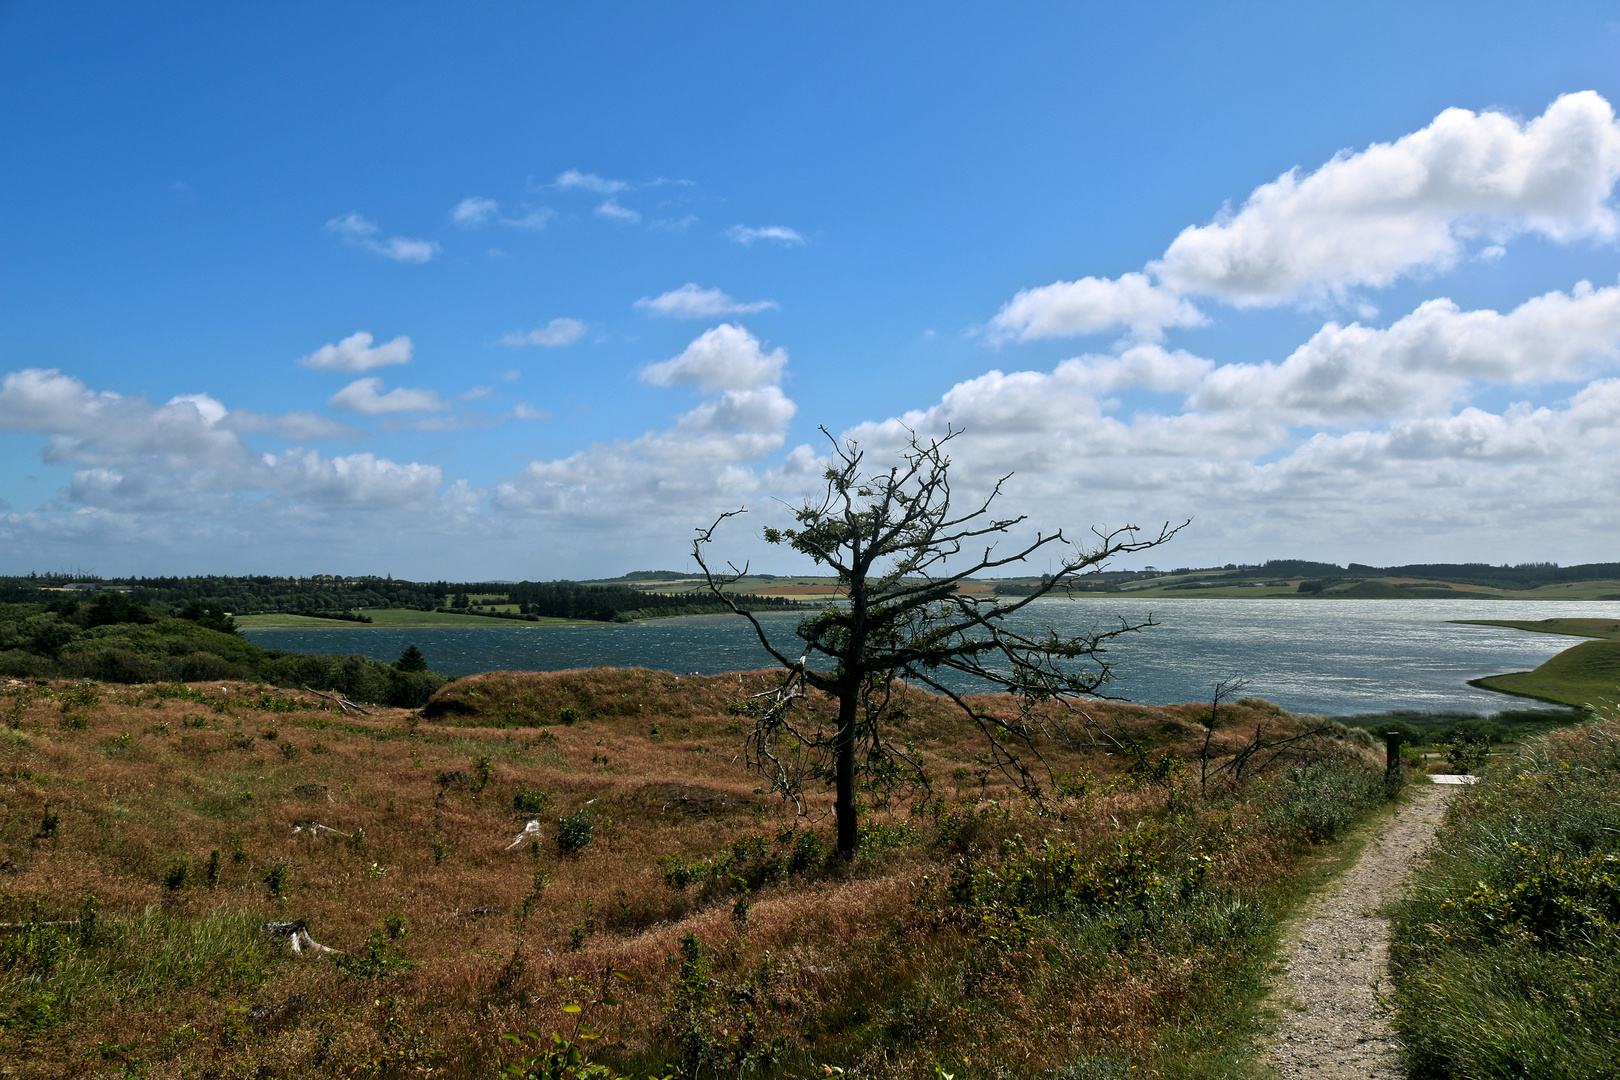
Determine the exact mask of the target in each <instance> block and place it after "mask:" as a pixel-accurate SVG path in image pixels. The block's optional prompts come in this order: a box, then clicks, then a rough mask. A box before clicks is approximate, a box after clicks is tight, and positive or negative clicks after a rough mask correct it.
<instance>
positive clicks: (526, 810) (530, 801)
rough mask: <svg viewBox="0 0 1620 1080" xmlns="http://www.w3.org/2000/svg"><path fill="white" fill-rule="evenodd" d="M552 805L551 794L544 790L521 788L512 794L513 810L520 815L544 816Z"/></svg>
mask: <svg viewBox="0 0 1620 1080" xmlns="http://www.w3.org/2000/svg"><path fill="white" fill-rule="evenodd" d="M549 805H551V792H549V791H546V790H544V789H542V788H526V787H520V788H518V789H517V791H515V792H513V794H512V809H514V810H516V811H517V812H518V813H520V814H542V813H544V812H545V809H546V807H547V806H549Z"/></svg>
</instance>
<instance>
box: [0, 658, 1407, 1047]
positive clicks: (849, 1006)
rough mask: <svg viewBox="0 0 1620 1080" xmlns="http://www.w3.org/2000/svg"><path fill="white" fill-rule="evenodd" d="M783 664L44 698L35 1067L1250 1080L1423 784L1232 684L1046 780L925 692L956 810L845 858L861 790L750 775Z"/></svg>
mask: <svg viewBox="0 0 1620 1080" xmlns="http://www.w3.org/2000/svg"><path fill="white" fill-rule="evenodd" d="M774 678H775V676H773V675H770V674H769V673H743V674H735V673H734V674H731V675H723V676H709V677H691V676H688V677H684V678H682V677H678V676H675V675H670V674H664V673H659V672H651V671H646V670H615V669H594V670H588V671H577V672H561V673H553V674H546V675H532V674H530V675H525V674H509V673H491V674H487V675H483V676H476V677H472V678H468V679H463V680H459V681H457V682H455V683H451V684H449V685H447V686H444V687H443V688H442V689H440V690H439V691H437V693H436V694H435V695H434V696H433V698H432V699H431V700H430V701H429V702H428V703H427V705H426V707H425V708H423V709H421V710H407V709H400V708H388V707H372V708H368V709H367V710H366V711H364V712H361V711H358V710H357V709H355V708H353V707H350V706H345V705H343V704H341V703H338V702H335V701H333V700H332V699H330V698H324V697H317V696H315V695H312V694H308V693H303V692H288V691H278V690H276V689H274V688H272V687H269V686H267V685H264V684H261V683H257V682H244V681H238V680H229V679H223V680H214V679H210V680H208V681H207V682H198V681H193V682H191V683H190V684H179V683H157V684H146V685H122V686H120V685H109V684H102V683H94V682H89V681H79V682H70V681H64V680H60V679H57V680H39V679H29V680H13V681H12V682H11V684H10V685H9V686H7V687H5V688H4V689H3V691H0V693H3V697H0V703H3V704H0V709H3V713H0V715H3V718H4V727H3V728H0V759H3V760H0V815H3V818H4V820H3V826H0V843H3V845H4V848H3V851H0V883H3V891H0V909H3V910H0V920H4V921H5V922H7V923H8V924H9V927H7V928H6V932H4V933H3V934H0V972H3V975H0V978H3V980H4V981H3V982H0V1041H3V1049H0V1056H3V1057H4V1058H5V1059H6V1060H7V1061H9V1062H11V1063H13V1065H12V1068H13V1069H14V1070H15V1072H14V1073H13V1075H19V1076H51V1077H60V1076H91V1075H100V1076H113V1075H130V1076H133V1075H137V1074H138V1075H141V1076H152V1077H160V1076H190V1075H195V1076H216V1077H235V1076H243V1077H246V1076H352V1075H362V1076H374V1077H383V1076H415V1075H426V1074H427V1070H432V1075H435V1076H445V1077H492V1076H494V1075H496V1071H497V1069H498V1068H500V1067H505V1066H513V1065H518V1066H521V1068H520V1070H519V1072H518V1073H515V1074H514V1075H531V1074H532V1075H542V1074H543V1073H544V1070H543V1069H542V1064H543V1063H542V1062H541V1061H540V1058H541V1057H543V1056H544V1055H543V1051H544V1050H545V1048H546V1047H553V1048H555V1044H553V1043H552V1042H551V1037H552V1034H553V1033H555V1034H557V1035H558V1036H559V1037H560V1038H562V1039H563V1040H566V1041H570V1042H573V1043H575V1044H576V1045H578V1046H584V1047H585V1049H586V1052H587V1053H588V1054H589V1056H590V1057H592V1058H594V1059H596V1060H598V1061H601V1062H605V1063H607V1064H608V1065H610V1066H612V1067H614V1068H616V1069H623V1070H635V1071H637V1072H638V1073H639V1072H643V1071H648V1070H651V1071H655V1072H657V1073H658V1074H659V1075H662V1074H663V1073H665V1072H666V1071H670V1070H673V1071H674V1072H675V1073H678V1074H681V1075H685V1076H691V1077H697V1076H699V1075H702V1076H705V1077H707V1076H733V1075H743V1074H746V1073H749V1072H750V1071H751V1070H752V1071H754V1072H757V1073H758V1074H760V1075H782V1076H794V1075H796V1076H804V1075H808V1074H809V1073H808V1071H807V1070H814V1072H815V1074H816V1075H821V1073H822V1069H821V1066H823V1065H826V1066H836V1067H837V1068H841V1069H847V1070H850V1071H852V1072H859V1073H860V1074H861V1075H870V1076H896V1077H899V1076H907V1077H933V1076H935V1075H936V1073H935V1070H936V1068H937V1069H940V1070H943V1071H944V1072H947V1073H952V1074H956V1075H964V1076H981V1075H990V1074H995V1075H1007V1076H1029V1077H1034V1076H1045V1075H1051V1074H1052V1071H1053V1070H1067V1071H1065V1072H1064V1075H1073V1076H1103V1077H1111V1076H1121V1077H1123V1076H1129V1075H1144V1074H1146V1075H1159V1076H1189V1077H1190V1076H1199V1075H1212V1074H1215V1073H1216V1072H1221V1071H1228V1072H1229V1071H1231V1070H1233V1069H1237V1068H1239V1067H1245V1066H1242V1063H1243V1062H1246V1061H1249V1060H1250V1052H1249V1047H1250V1043H1251V1040H1252V1039H1253V1037H1254V1034H1255V1031H1256V1025H1257V1024H1258V1023H1259V1020H1260V1017H1259V1014H1258V1012H1257V1002H1258V1001H1259V1000H1260V998H1261V989H1262V987H1261V984H1262V981H1263V976H1264V967H1265V964H1266V962H1267V959H1268V956H1269V950H1270V948H1271V944H1272V942H1273V938H1274V931H1275V928H1276V926H1277V925H1278V920H1279V919H1280V918H1281V917H1282V916H1283V915H1284V914H1285V913H1286V912H1287V910H1288V909H1289V905H1290V903H1291V902H1292V901H1293V900H1294V899H1296V898H1297V897H1298V896H1299V895H1300V894H1301V892H1302V890H1303V889H1304V888H1306V887H1307V886H1308V885H1309V883H1310V881H1311V880H1312V875H1313V874H1315V873H1317V872H1319V868H1320V866H1321V865H1322V864H1320V863H1319V862H1318V861H1314V860H1316V853H1317V852H1319V851H1321V850H1323V849H1322V847H1321V845H1322V844H1324V843H1325V842H1328V841H1331V840H1332V839H1333V838H1334V837H1335V836H1337V835H1338V834H1339V832H1340V830H1342V829H1343V828H1344V827H1345V826H1346V825H1347V824H1348V823H1349V822H1350V821H1351V819H1352V818H1353V817H1354V816H1355V815H1356V814H1357V813H1361V812H1366V811H1370V810H1371V809H1373V808H1375V807H1377V806H1378V805H1380V804H1381V803H1382V802H1383V801H1384V799H1385V797H1386V790H1385V787H1384V784H1383V776H1382V762H1381V760H1380V759H1379V758H1378V757H1377V756H1375V755H1374V754H1373V753H1372V752H1371V748H1370V745H1369V744H1370V740H1369V739H1368V738H1367V737H1366V735H1365V734H1363V733H1361V732H1357V731H1351V730H1349V729H1345V728H1342V727H1338V726H1335V725H1331V724H1323V723H1318V722H1312V721H1309V720H1306V719H1302V718H1298V717H1293V716H1290V715H1288V714H1286V713H1283V712H1282V711H1281V710H1278V709H1276V708H1274V707H1272V706H1270V705H1267V704H1266V703H1264V702H1261V701H1253V700H1245V701H1241V702H1237V703H1232V704H1230V705H1226V704H1223V705H1222V707H1221V716H1220V721H1219V724H1218V725H1217V726H1216V727H1215V729H1214V730H1213V731H1211V730H1209V729H1207V728H1206V726H1205V721H1206V720H1208V719H1209V718H1210V717H1209V711H1210V710H1209V707H1208V706H1207V705H1206V706H1196V705H1187V706H1174V707H1164V708H1140V707H1133V706H1125V705H1116V704H1108V703H1097V704H1096V705H1095V706H1094V707H1091V708H1090V709H1089V712H1090V713H1091V716H1092V720H1093V721H1094V724H1095V727H1094V728H1093V729H1092V730H1095V731H1101V730H1106V731H1108V732H1110V733H1111V734H1112V735H1113V736H1114V738H1115V739H1117V740H1120V741H1118V742H1109V743H1107V744H1106V745H1107V747H1108V749H1107V750H1105V749H1104V748H1103V747H1102V746H1100V745H1093V746H1086V745H1068V744H1059V743H1055V742H1054V743H1052V744H1050V745H1045V746H1041V747H1040V749H1042V750H1043V751H1044V752H1045V753H1046V755H1047V757H1048V759H1049V761H1050V762H1051V764H1052V766H1053V769H1054V774H1055V783H1053V784H1052V785H1050V786H1049V787H1048V789H1047V793H1048V797H1047V799H1046V800H1044V801H1042V802H1035V801H1031V800H1029V799H1027V798H1025V797H1022V796H1021V795H1020V794H1019V793H1018V791H1017V790H1016V789H1015V788H1013V787H1011V786H1010V785H1009V784H1008V783H1007V782H1006V780H1005V778H1004V777H1003V776H1002V775H1001V774H1000V773H999V772H997V771H995V770H994V769H992V768H990V767H988V766H987V765H986V764H985V763H984V761H983V760H982V759H981V757H980V751H981V749H982V747H981V744H980V743H979V742H978V736H977V733H976V732H975V731H974V730H973V729H972V728H971V726H969V725H966V724H964V723H963V722H962V721H961V720H960V718H959V716H958V714H957V713H956V712H955V711H954V710H953V709H951V708H950V707H948V704H947V703H946V702H944V701H942V700H941V699H938V698H935V697H934V696H932V695H930V694H924V693H919V692H917V691H915V690H903V691H902V693H903V694H904V712H903V717H902V718H901V719H900V720H899V730H898V732H897V735H898V737H899V738H901V739H903V740H904V741H905V742H906V744H907V745H909V746H910V747H911V748H912V749H913V751H914V752H915V753H916V754H917V755H918V756H919V758H920V760H922V762H923V763H924V765H925V766H926V769H927V772H928V774H929V776H930V777H931V778H932V782H933V786H932V790H931V791H926V792H925V791H923V790H920V789H917V788H910V789H892V788H888V787H884V786H881V785H878V786H870V787H868V788H865V789H864V790H863V795H862V804H863V815H864V817H863V830H862V833H861V841H860V847H859V851H858V854H857V856H856V858H855V859H854V860H853V861H852V862H843V861H839V860H836V859H831V858H829V848H830V833H829V823H828V820H827V817H826V811H827V800H826V799H825V798H823V797H822V796H820V795H819V794H813V795H812V797H811V798H810V800H809V802H808V804H807V805H806V806H805V807H804V810H805V813H804V814H803V815H800V814H798V813H796V812H795V810H794V808H793V806H792V804H791V803H785V802H783V801H782V800H780V799H779V798H777V797H775V796H772V795H770V794H768V793H766V792H765V791H763V790H762V788H761V786H760V784H761V781H760V779H759V777H758V775H757V774H755V773H754V772H752V771H751V770H750V769H749V768H748V765H747V762H746V760H745V757H744V755H743V744H744V738H745V735H746V732H747V731H748V729H749V725H750V724H751V723H752V722H753V713H752V710H751V707H750V705H749V701H748V697H749V695H750V694H752V693H754V692H756V691H758V690H759V689H761V688H763V687H765V686H766V685H768V684H769V682H770V681H771V680H773V679H774ZM987 704H989V705H990V706H991V707H993V708H1003V707H1009V706H1008V705H1007V704H1006V703H1001V702H997V701H990V702H987ZM826 707H827V703H826V702H824V701H822V700H820V699H818V698H814V697H813V698H812V701H811V702H810V708H811V709H812V710H813V711H814V715H805V716H802V717H801V718H800V721H799V722H801V723H814V722H817V717H818V716H819V717H821V718H823V719H824V718H825V715H826ZM1308 732H1315V733H1314V734H1308ZM1299 736H1303V737H1300V738H1297V739H1296V737H1299ZM1290 739H1296V741H1292V742H1288V741H1285V740H1290ZM1120 746H1125V747H1128V748H1130V752H1129V753H1125V754H1121V753H1118V752H1117V751H1118V749H1119V748H1120ZM1110 751H1113V752H1110ZM1202 772H1207V773H1208V774H1209V775H1208V781H1207V783H1201V782H1200V774H1201V773H1202ZM531 823H533V824H531ZM1313 868H1317V869H1313ZM266 924H271V925H272V926H273V927H279V933H280V935H281V936H279V937H277V936H272V935H270V934H267V933H266V932H264V930H263V929H261V928H262V927H264V926H266ZM300 931H302V932H303V933H307V935H308V937H307V938H305V937H300V936H299V933H300ZM291 940H297V941H299V943H300V944H301V945H303V946H304V948H303V951H302V952H300V953H298V954H296V955H295V954H294V953H293V951H292V949H291V947H290V944H289V942H290V941H291ZM310 943H318V944H319V945H322V946H326V947H328V948H333V949H337V950H341V951H340V952H338V953H326V952H321V951H316V950H314V949H313V946H312V945H311V944H310ZM595 1031H600V1032H601V1033H602V1035H601V1037H600V1038H598V1039H595V1040H589V1041H584V1040H583V1036H586V1035H590V1034H593V1033H594V1032H595ZM528 1032H534V1033H536V1037H535V1038H529V1037H528V1036H526V1035H525V1034H524V1033H528ZM506 1034H514V1035H517V1036H519V1037H520V1041H519V1042H517V1043H514V1042H511V1041H508V1040H505V1039H503V1037H502V1036H504V1035H506ZM564 1056H565V1057H566V1054H565V1055H564ZM524 1060H527V1061H528V1062H529V1065H521V1063H522V1062H523V1061H524ZM555 1063H556V1062H555V1061H553V1064H555ZM525 1070H527V1071H525ZM544 1074H545V1075H551V1074H550V1073H544Z"/></svg>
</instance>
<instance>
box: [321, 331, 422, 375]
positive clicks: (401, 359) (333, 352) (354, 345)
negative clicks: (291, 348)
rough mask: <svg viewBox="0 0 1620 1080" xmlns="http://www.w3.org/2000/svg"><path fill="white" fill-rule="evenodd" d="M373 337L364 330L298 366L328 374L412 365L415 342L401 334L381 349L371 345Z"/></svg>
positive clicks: (322, 347) (323, 350) (326, 347)
mask: <svg viewBox="0 0 1620 1080" xmlns="http://www.w3.org/2000/svg"><path fill="white" fill-rule="evenodd" d="M371 340H372V339H371V335H370V334H368V333H366V332H365V331H364V330H361V331H360V332H358V333H354V334H350V335H349V336H348V337H346V338H344V339H343V340H342V341H340V342H338V343H337V344H336V345H330V344H328V345H322V346H321V347H320V348H318V349H316V350H315V351H314V352H312V353H310V354H309V355H308V356H300V357H299V358H298V362H299V363H300V364H302V365H304V366H305V367H308V368H320V369H323V370H326V371H346V372H360V371H370V370H372V369H373V368H380V367H390V366H392V365H394V364H408V363H410V362H411V339H410V338H408V337H406V336H404V335H403V334H401V335H400V336H399V337H397V338H395V339H394V340H393V341H388V342H384V343H383V344H381V345H377V346H373V345H372V344H371Z"/></svg>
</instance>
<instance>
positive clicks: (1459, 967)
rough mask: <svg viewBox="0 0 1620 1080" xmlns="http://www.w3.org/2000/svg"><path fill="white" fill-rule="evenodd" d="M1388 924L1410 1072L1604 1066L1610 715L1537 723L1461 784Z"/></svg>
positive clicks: (1611, 850) (1612, 963)
mask: <svg viewBox="0 0 1620 1080" xmlns="http://www.w3.org/2000/svg"><path fill="white" fill-rule="evenodd" d="M1393 932H1394V937H1393V944H1392V947H1391V953H1390V957H1391V968H1392V970H1393V972H1394V974H1395V977H1396V985H1397V991H1396V1006H1397V1014H1396V1028H1397V1030H1398V1031H1399V1032H1400V1034H1401V1037H1402V1039H1403V1041H1404V1042H1405V1044H1406V1054H1407V1064H1408V1068H1409V1070H1410V1075H1411V1076H1412V1077H1414V1078H1416V1080H1426V1078H1431V1077H1432V1078H1440V1077H1446V1078H1455V1080H1472V1078H1484V1077H1501V1076H1514V1077H1524V1078H1527V1080H1539V1078H1544V1077H1545V1078H1553V1077H1560V1078H1562V1077H1586V1076H1611V1075H1613V1074H1614V1069H1615V1056H1614V1055H1615V1047H1616V1046H1617V1045H1620V1016H1617V1015H1616V1013H1615V1010H1614V1003H1615V1002H1616V1001H1620V721H1617V720H1615V719H1610V720H1608V721H1605V722H1597V723H1593V724H1590V725H1588V726H1585V727H1582V728H1578V729H1574V730H1571V731H1564V732H1559V733H1556V734H1553V735H1550V736H1548V737H1546V738H1545V739H1544V740H1542V741H1541V742H1539V743H1538V744H1536V745H1534V746H1533V747H1531V748H1529V749H1528V750H1527V752H1526V753H1525V754H1524V755H1522V756H1521V757H1520V758H1518V759H1516V760H1515V761H1514V762H1513V763H1512V764H1511V765H1510V766H1503V767H1500V768H1499V769H1498V770H1496V771H1493V772H1488V773H1487V774H1486V776H1485V778H1484V780H1483V782H1481V783H1479V784H1477V785H1475V786H1473V787H1471V788H1469V789H1467V790H1465V791H1464V792H1462V793H1461V795H1460V796H1459V797H1458V801H1457V802H1456V804H1455V805H1454V806H1453V807H1452V809H1451V812H1450V815H1449V818H1448V821H1447V823H1446V826H1445V828H1444V829H1443V830H1441V833H1440V838H1439V841H1438V844H1437V845H1436V848H1435V851H1434V852H1433V855H1432V857H1431V859H1430V861H1429V863H1428V864H1427V865H1426V867H1425V868H1424V869H1423V870H1422V871H1421V873H1420V875H1419V878H1418V880H1417V883H1416V887H1415V888H1414V889H1413V894H1412V898H1411V899H1410V900H1408V901H1406V902H1405V903H1404V904H1402V905H1401V906H1400V907H1399V909H1398V910H1397V912H1396V915H1395V920H1394V925H1393Z"/></svg>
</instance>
